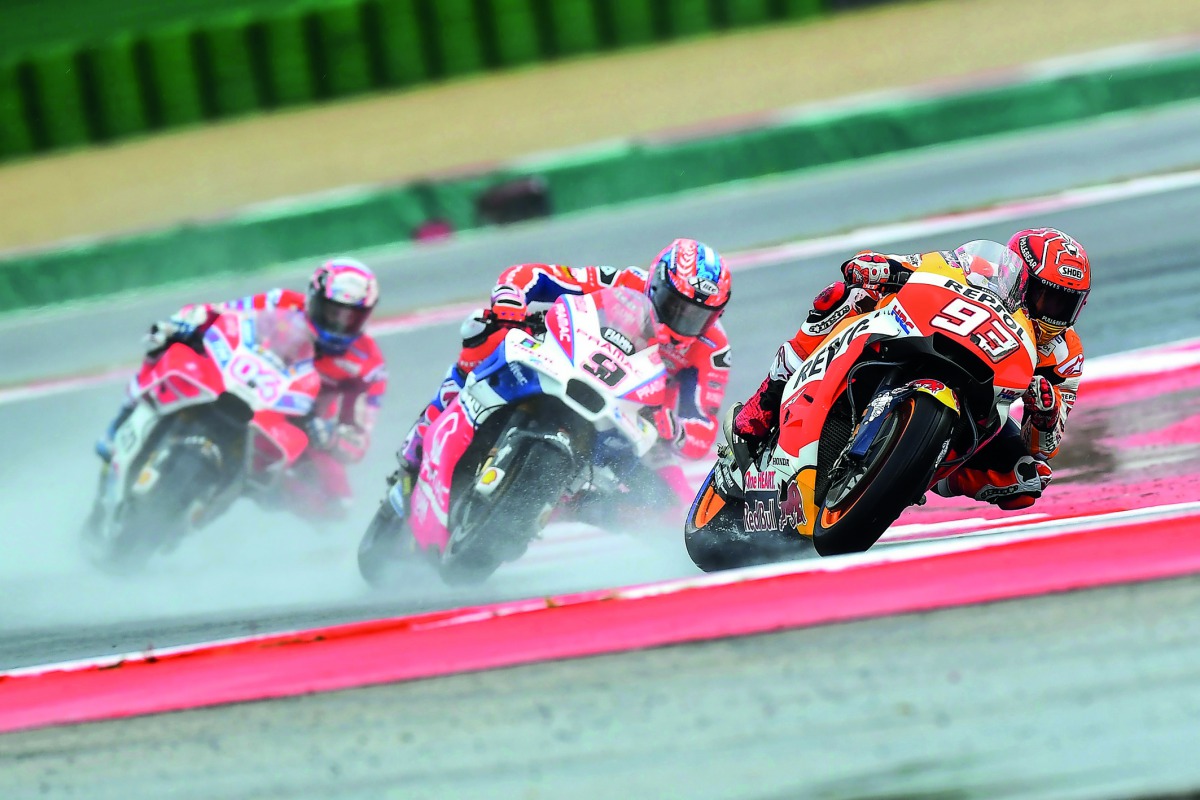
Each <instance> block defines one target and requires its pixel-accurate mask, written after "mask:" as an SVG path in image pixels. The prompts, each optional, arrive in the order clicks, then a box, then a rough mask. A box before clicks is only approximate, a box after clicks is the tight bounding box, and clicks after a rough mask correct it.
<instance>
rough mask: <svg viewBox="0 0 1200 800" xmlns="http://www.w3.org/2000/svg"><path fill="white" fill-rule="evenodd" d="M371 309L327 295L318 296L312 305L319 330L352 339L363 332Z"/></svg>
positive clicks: (313, 319) (314, 322) (313, 321)
mask: <svg viewBox="0 0 1200 800" xmlns="http://www.w3.org/2000/svg"><path fill="white" fill-rule="evenodd" d="M370 316H371V309H369V308H364V307H363V306H348V305H344V304H342V303H336V302H334V301H333V300H330V299H328V298H325V297H317V298H316V299H315V302H314V303H313V307H312V323H313V325H315V326H316V328H317V330H319V331H321V332H322V333H326V334H333V335H334V336H337V337H339V338H343V337H344V338H349V339H352V338H354V337H356V336H358V335H359V334H361V333H362V331H363V328H364V327H365V326H366V324H367V318H368V317H370Z"/></svg>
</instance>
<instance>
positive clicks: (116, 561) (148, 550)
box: [84, 439, 220, 574]
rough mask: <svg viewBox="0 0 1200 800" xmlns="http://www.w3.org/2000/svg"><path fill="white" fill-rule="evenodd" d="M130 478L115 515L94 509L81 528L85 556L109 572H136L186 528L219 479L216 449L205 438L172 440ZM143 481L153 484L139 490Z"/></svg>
mask: <svg viewBox="0 0 1200 800" xmlns="http://www.w3.org/2000/svg"><path fill="white" fill-rule="evenodd" d="M134 480H135V485H134V486H133V487H131V488H130V489H129V493H128V496H127V498H126V500H125V502H124V503H123V504H122V507H121V508H119V509H117V511H116V513H115V514H113V515H112V516H111V517H110V518H107V519H106V518H105V515H104V514H103V513H98V510H97V511H94V512H93V513H92V515H91V517H90V518H89V520H88V522H87V524H86V525H85V528H84V549H85V552H86V554H87V556H88V558H89V560H91V562H92V563H93V564H95V565H96V566H98V567H100V568H101V569H104V570H105V571H108V572H113V573H117V574H130V573H134V572H138V571H140V570H141V569H143V568H144V567H145V565H146V562H147V561H149V559H150V557H151V556H153V555H154V553H155V552H157V551H158V550H160V549H165V548H169V547H171V546H173V545H174V544H176V543H177V542H178V540H179V539H180V538H181V537H182V536H183V535H184V533H186V531H187V530H188V528H189V526H190V524H189V523H190V518H191V517H193V516H196V517H197V518H198V515H199V514H201V513H202V512H203V511H204V507H205V500H206V499H208V498H211V496H212V494H213V493H214V492H215V490H216V488H217V485H218V482H219V480H220V465H219V462H218V460H217V458H216V450H215V448H214V447H213V446H212V445H211V443H209V442H208V441H207V440H203V441H195V442H193V441H191V440H190V439H189V440H188V441H176V442H173V443H172V444H169V445H168V446H167V447H165V448H163V449H159V450H157V451H155V453H153V454H152V455H151V456H150V458H148V459H147V460H146V462H145V463H144V464H143V465H142V468H141V469H140V470H138V475H137V477H136V478H135V479H134ZM143 481H153V483H152V484H151V485H150V486H148V487H147V488H145V489H139V487H138V485H137V484H138V483H139V482H143Z"/></svg>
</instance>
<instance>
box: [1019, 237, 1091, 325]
mask: <svg viewBox="0 0 1200 800" xmlns="http://www.w3.org/2000/svg"><path fill="white" fill-rule="evenodd" d="M1008 249H1009V250H1012V251H1013V252H1014V253H1016V254H1017V256H1018V257H1019V258H1020V259H1021V261H1022V262H1024V264H1025V266H1026V267H1028V268H1029V284H1028V287H1027V288H1026V290H1025V309H1026V311H1028V312H1029V318H1030V319H1031V320H1032V321H1033V325H1034V328H1035V329H1036V331H1037V338H1038V343H1039V344H1045V343H1046V342H1048V341H1049V340H1051V339H1053V338H1054V337H1055V336H1057V335H1058V334H1060V333H1062V332H1063V331H1064V330H1066V329H1067V328H1069V327H1070V326H1072V325H1074V324H1075V321H1076V320H1077V319H1079V312H1080V311H1082V310H1083V306H1084V305H1085V304H1086V303H1087V298H1088V293H1089V292H1090V291H1091V289H1092V267H1091V263H1090V262H1089V261H1088V257H1087V253H1086V252H1084V249H1083V247H1081V246H1080V244H1079V242H1077V241H1075V240H1074V239H1072V238H1071V237H1070V236H1068V235H1067V234H1065V233H1063V232H1062V231H1060V230H1058V229H1056V228H1030V229H1026V230H1023V231H1017V232H1016V233H1014V234H1013V237H1012V238H1011V239H1009V240H1008Z"/></svg>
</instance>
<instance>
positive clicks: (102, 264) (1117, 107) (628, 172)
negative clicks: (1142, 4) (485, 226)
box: [0, 54, 1200, 310]
mask: <svg viewBox="0 0 1200 800" xmlns="http://www.w3.org/2000/svg"><path fill="white" fill-rule="evenodd" d="M4 74H5V73H3V72H0V78H2V77H3V75H4ZM0 85H2V84H0ZM12 91H13V90H10V94H11V92H12ZM0 97H2V95H0ZM1188 99H1200V54H1190V55H1187V56H1182V57H1177V58H1173V59H1170V60H1166V61H1162V62H1157V63H1152V64H1138V65H1132V66H1125V67H1119V68H1110V69H1105V70H1103V71H1102V72H1099V73H1096V74H1090V75H1064V76H1062V77H1059V78H1055V79H1051V80H1043V81H1039V82H1034V83H1030V84H1024V85H1016V86H1001V87H994V88H989V89H987V90H984V91H979V92H972V93H964V94H958V95H951V96H945V97H937V98H931V99H925V100H920V101H916V102H912V103H907V104H884V105H877V106H871V107H864V108H857V109H851V110H843V111H838V112H826V113H823V114H819V115H810V116H807V117H803V118H799V119H795V120H791V121H788V122H785V123H781V124H778V125H774V126H771V127H766V128H760V129H754V130H744V131H737V132H733V133H725V134H721V135H717V136H710V137H704V138H697V139H692V140H684V141H674V142H636V141H627V142H620V143H616V144H611V145H606V146H605V147H603V148H598V149H595V150H592V151H590V152H587V153H584V154H582V155H573V156H571V157H567V158H551V159H547V160H545V161H542V162H525V163H524V164H523V166H522V167H521V168H520V169H512V168H510V169H502V170H499V171H497V172H494V173H488V174H481V175H470V176H465V177H458V178H454V179H450V180H445V181H436V182H419V183H415V184H413V185H410V186H404V187H393V188H386V189H381V190H378V191H373V192H367V193H364V194H362V195H359V196H356V197H353V198H343V199H339V200H338V201H336V202H326V203H318V204H313V205H311V206H300V205H297V206H295V207H293V208H292V209H291V210H288V209H282V210H281V209H279V207H278V206H272V210H271V212H270V213H269V214H267V213H262V214H255V213H245V214H242V215H240V216H237V217H235V218H233V219H230V220H226V221H222V222H219V223H214V224H209V225H205V226H183V227H180V228H177V229H174V230H171V231H165V232H161V233H154V234H147V235H143V236H136V237H128V238H124V239H117V240H112V241H106V242H98V243H96V244H92V245H89V246H86V247H78V248H74V249H70V250H65V251H60V252H50V253H44V254H40V255H31V256H26V257H22V258H14V259H9V260H7V261H3V262H0V310H11V309H15V308H22V307H28V306H36V305H41V304H46V303H53V302H61V301H63V300H69V299H76V298H81V297H88V296H92V295H96V294H106V293H111V292H114V291H120V290H122V289H131V288H137V287H145V286H152V285H156V284H160V283H166V282H170V281H174V280H179V279H182V278H187V277H196V276H201V275H209V274H216V273H221V272H229V271H232V270H234V269H236V270H239V271H242V270H245V269H252V268H255V267H262V266H268V265H270V264H275V263H279V262H282V261H287V260H292V259H297V258H306V257H313V258H316V257H319V256H321V255H325V254H328V253H333V252H338V251H347V250H354V249H357V248H365V247H371V246H377V245H383V244H391V243H395V242H399V241H405V240H408V239H410V238H411V236H412V234H413V233H414V231H415V230H416V229H417V228H418V226H420V225H421V224H422V223H424V222H426V221H429V220H444V221H447V222H449V223H450V224H451V225H452V226H453V227H454V228H455V229H457V230H464V229H470V228H473V227H477V226H479V225H480V224H481V223H480V220H479V217H478V210H477V208H476V202H477V199H478V198H479V196H480V194H481V193H482V192H484V191H485V190H488V189H490V188H492V187H495V186H498V185H500V184H503V183H506V182H508V181H512V180H514V179H520V178H531V177H536V178H539V179H540V180H541V181H542V182H544V184H545V185H546V187H547V191H548V193H549V201H550V206H551V208H552V211H553V213H556V214H563V213H569V212H574V211H581V210H584V209H589V208H594V207H596V206H601V205H606V204H610V203H617V202H625V201H630V200H637V199H642V198H648V197H653V196H658V195H665V194H671V193H674V192H681V191H686V190H689V189H694V188H697V187H702V186H711V185H714V184H718V183H724V182H727V181H733V180H740V179H746V178H755V177H760V176H764V175H772V174H779V173H786V172H792V171H795V170H800V169H804V168H808V167H813V166H819V165H825V164H833V163H838V162H843V161H848V160H851V159H856V158H863V157H869V156H876V155H881V154H885V153H892V152H897V151H902V150H906V149H911V148H915V147H924V146H929V145H935V144H939V143H944V142H951V141H959V140H963V139H967V138H970V137H976V136H981V135H987V134H995V133H1001V132H1004V131H1015V130H1022V129H1027V128H1033V127H1037V126H1043V125H1048V124H1053V123H1062V122H1069V121H1072V120H1079V119H1084V118H1086V117H1091V116H1095V115H1098V114H1103V113H1108V112H1113V111H1123V110H1129V109H1137V108H1144V107H1149V106H1154V105H1160V104H1163V103H1168V102H1175V101H1180V100H1188Z"/></svg>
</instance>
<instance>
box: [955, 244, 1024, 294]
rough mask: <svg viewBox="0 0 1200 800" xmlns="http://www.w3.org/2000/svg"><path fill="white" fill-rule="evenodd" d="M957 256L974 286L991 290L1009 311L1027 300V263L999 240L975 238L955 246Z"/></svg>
mask: <svg viewBox="0 0 1200 800" xmlns="http://www.w3.org/2000/svg"><path fill="white" fill-rule="evenodd" d="M954 257H955V259H956V260H957V261H958V265H959V266H960V267H962V271H963V272H964V273H966V276H967V283H969V284H970V285H971V286H974V287H975V288H977V289H987V290H989V291H991V292H992V293H994V294H995V295H996V296H997V297H999V298H1000V300H1001V302H1003V303H1004V307H1005V308H1007V309H1008V310H1009V311H1010V312H1014V311H1016V310H1017V309H1019V308H1020V307H1021V303H1022V301H1023V300H1024V299H1025V284H1026V273H1025V265H1024V264H1023V263H1021V259H1019V258H1018V257H1017V254H1016V253H1014V252H1013V251H1012V250H1009V249H1008V248H1007V247H1005V246H1004V245H1002V244H1000V243H999V242H993V241H990V240H988V239H976V240H974V241H971V242H967V243H966V244H964V245H962V246H960V247H957V248H955V250H954Z"/></svg>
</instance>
